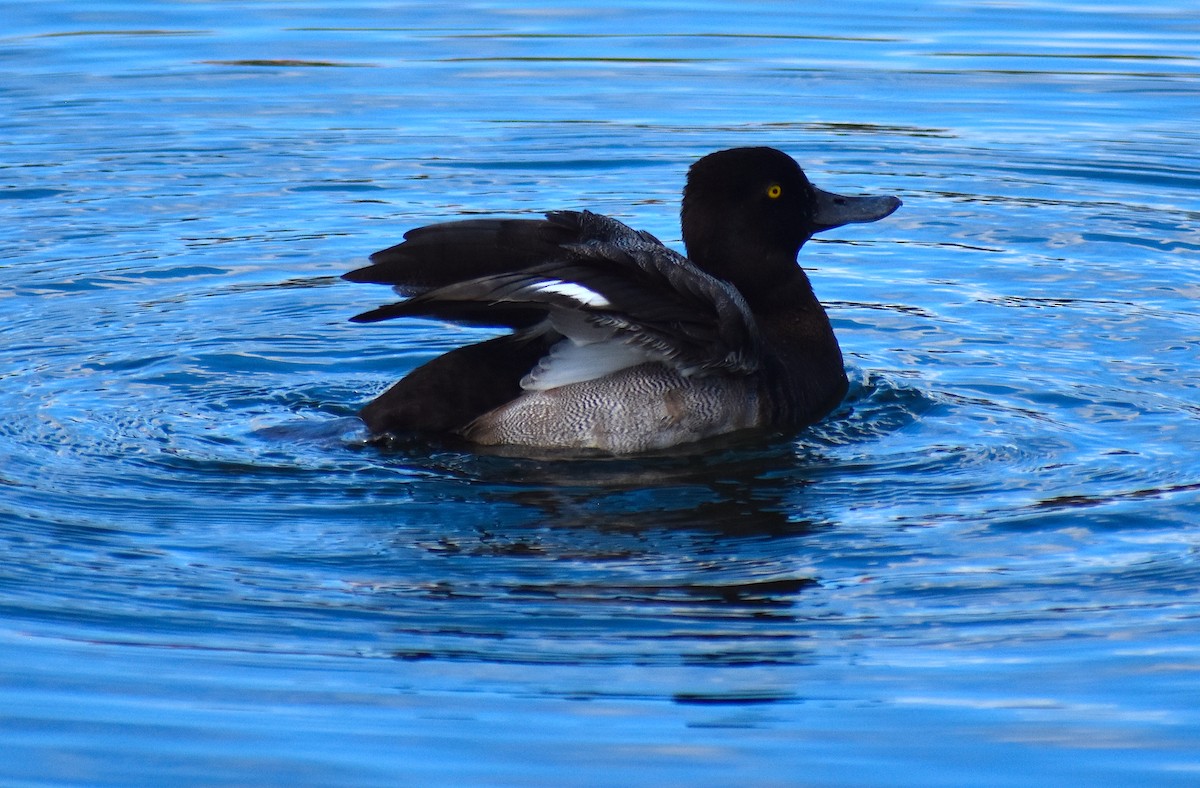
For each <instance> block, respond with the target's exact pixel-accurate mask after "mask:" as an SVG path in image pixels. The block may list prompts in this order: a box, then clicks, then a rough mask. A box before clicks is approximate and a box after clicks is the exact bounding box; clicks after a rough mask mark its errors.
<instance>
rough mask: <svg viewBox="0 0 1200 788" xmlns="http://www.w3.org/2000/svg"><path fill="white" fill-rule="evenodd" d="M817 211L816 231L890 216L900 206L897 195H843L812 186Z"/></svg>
mask: <svg viewBox="0 0 1200 788" xmlns="http://www.w3.org/2000/svg"><path fill="white" fill-rule="evenodd" d="M813 191H814V192H815V193H816V198H817V212H816V215H814V216H813V224H815V225H816V226H817V229H816V232H821V231H822V230H830V229H833V228H834V227H841V226H842V225H843V224H861V223H863V222H875V221H879V220H880V219H882V218H884V217H885V216H890V215H891V214H892V213H894V212H895V210H896V209H897V208H899V207H900V205H901V202H900V198H899V197H892V196H890V195H885V196H882V197H845V196H843V195H841V194H834V193H833V192H827V191H822V190H821V189H818V188H817V187H815V186H814V187H813Z"/></svg>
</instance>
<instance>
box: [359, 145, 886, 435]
mask: <svg viewBox="0 0 1200 788" xmlns="http://www.w3.org/2000/svg"><path fill="white" fill-rule="evenodd" d="M900 205H901V201H900V200H899V199H898V198H897V197H894V196H843V195H838V194H834V193H831V192H827V191H823V190H821V189H819V188H817V187H816V186H814V185H813V184H812V183H811V182H810V181H809V179H808V177H807V176H806V175H805V173H804V170H803V169H802V168H801V167H800V165H799V164H797V163H796V161H795V159H793V158H792V157H791V156H789V155H788V154H786V153H784V152H782V151H780V150H777V149H775V148H769V147H742V148H731V149H727V150H720V151H717V152H715V153H710V154H708V155H706V156H704V157H703V158H700V159H699V160H697V161H696V162H695V163H694V164H692V166H691V167H690V168H689V170H688V172H687V177H686V183H685V186H684V189H683V200H682V208H681V211H680V220H681V225H682V231H683V246H684V249H685V250H686V255H684V254H680V253H679V252H677V251H675V250H673V249H672V248H670V247H668V246H667V245H666V244H664V243H662V242H661V241H660V240H659V239H658V238H656V237H655V236H653V235H651V234H650V233H647V232H644V231H639V230H635V229H633V228H631V227H629V226H627V225H625V224H624V223H622V222H620V221H618V220H616V219H613V218H611V217H609V216H605V215H602V214H598V213H593V212H590V211H587V210H577V211H576V210H560V211H552V212H550V213H546V214H544V216H542V217H541V218H470V219H459V220H454V221H447V222H442V223H437V224H430V225H426V226H423V227H418V228H416V229H412V230H409V231H408V232H407V233H405V234H404V236H403V241H402V242H401V243H399V244H397V245H395V246H391V247H389V248H387V249H384V250H382V251H379V252H376V253H375V254H373V255H371V256H370V258H369V262H370V264H369V265H367V266H365V267H362V268H359V269H357V270H354V271H350V272H349V273H346V274H344V275H343V278H344V279H346V280H348V281H351V282H359V283H373V284H384V285H391V286H392V288H393V289H394V290H395V292H396V293H397V294H399V295H401V296H403V297H404V298H403V300H401V301H398V302H395V303H389V304H386V305H383V306H379V307H376V308H374V309H371V310H369V311H366V312H363V313H361V314H358V315H356V316H354V317H352V318H350V319H351V320H352V321H353V322H356V323H376V322H380V321H386V320H393V319H397V318H408V317H412V318H426V319H434V320H440V321H448V322H450V323H457V324H463V325H471V326H487V327H492V328H499V329H507V330H508V333H505V334H502V335H500V336H497V337H495V338H491V339H487V340H485V341H481V342H477V343H474V344H468V345H464V346H462V347H459V348H456V349H454V350H451V351H450V352H448V353H445V354H444V355H441V356H438V357H436V358H433V359H432V360H430V361H428V362H426V363H424V364H422V365H420V366H418V367H417V368H416V369H414V370H412V371H411V372H409V373H408V374H407V375H406V376H405V377H403V378H402V379H401V380H400V381H399V382H397V383H396V384H395V385H393V386H391V387H390V388H388V389H387V390H385V391H384V392H383V393H382V394H380V395H379V396H378V397H376V398H375V399H374V400H372V401H371V402H369V403H368V404H367V405H366V406H365V407H363V408H362V409H361V410H360V411H359V414H358V415H359V417H360V418H361V419H362V421H363V422H365V424H366V426H367V428H368V430H369V431H370V432H371V433H372V434H373V435H374V436H376V437H387V436H391V437H395V436H401V435H408V434H416V435H440V436H445V437H450V436H454V437H455V438H457V439H465V440H466V441H468V442H470V443H471V444H474V445H476V446H481V447H505V448H507V449H517V450H520V449H528V450H531V451H543V450H567V451H584V452H601V453H606V454H612V455H626V454H637V453H643V452H653V451H664V450H672V449H674V448H675V447H679V446H683V445H686V444H691V443H695V442H697V441H703V440H705V439H708V438H714V437H716V436H724V435H728V434H731V433H737V432H741V431H745V430H770V431H780V430H799V429H801V428H803V427H805V426H808V425H811V424H813V423H815V422H817V421H820V420H821V419H823V418H824V417H825V416H827V415H828V414H829V413H830V412H831V411H833V410H834V409H836V408H837V407H838V405H839V404H840V403H841V402H842V400H843V399H844V397H845V396H846V393H847V389H848V381H847V376H846V371H845V366H844V363H843V359H842V353H841V348H840V347H839V345H838V341H837V338H836V337H835V336H834V332H833V327H832V325H831V323H830V321H829V317H828V315H827V314H826V311H825V309H824V307H823V306H822V305H821V303H820V301H818V299H817V297H816V295H815V294H814V291H813V288H812V285H811V283H810V281H809V278H808V276H807V274H806V273H805V271H804V269H803V268H801V267H800V265H799V264H798V262H797V256H798V253H799V251H800V248H801V247H802V246H803V245H804V244H805V242H807V241H808V240H809V239H810V238H812V236H813V235H814V234H816V233H819V232H824V231H827V230H830V229H833V228H835V227H840V226H842V225H846V224H851V223H862V222H874V221H877V220H879V219H883V218H884V217H886V216H889V215H891V214H892V213H893V212H894V211H895V210H896V209H897V208H899V207H900Z"/></svg>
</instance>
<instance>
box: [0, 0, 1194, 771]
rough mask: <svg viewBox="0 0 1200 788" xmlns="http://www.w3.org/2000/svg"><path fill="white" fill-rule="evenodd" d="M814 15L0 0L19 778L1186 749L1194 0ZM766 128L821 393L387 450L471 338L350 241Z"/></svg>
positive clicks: (3, 619)
mask: <svg viewBox="0 0 1200 788" xmlns="http://www.w3.org/2000/svg"><path fill="white" fill-rule="evenodd" d="M807 5H808V4H800V3H783V2H775V3H759V4H746V3H741V2H734V0H688V2H686V3H685V2H675V1H673V0H667V1H664V2H656V3H642V2H638V3H634V2H631V1H630V2H625V3H599V4H594V5H588V4H583V3H574V2H571V3H554V4H539V3H535V2H516V3H513V4H510V5H501V4H491V3H467V4H452V3H451V4H447V3H441V2H439V3H432V2H411V3H404V4H390V3H379V2H374V3H372V2H362V3H311V2H287V3H280V2H240V3H236V4H230V3H221V2H216V0H198V1H197V2H160V3H134V2H100V1H99V0H93V1H91V2H85V1H83V0H80V2H62V3H16V2H2V3H0V18H3V19H4V20H5V23H4V26H3V30H2V31H0V340H2V341H0V414H2V415H3V419H2V421H0V462H2V464H0V544H2V545H3V547H2V550H3V553H2V555H3V561H2V562H0V782H3V783H4V784H6V785H42V784H77V785H128V784H207V785H235V784H288V785H293V786H294V785H333V784H337V785H380V786H391V785H429V784H454V785H472V784H477V785H521V786H528V785H546V786H551V785H554V786H558V785H601V784H613V785H618V784H619V785H634V784H641V785H656V786H657V785H699V786H727V785H755V786H771V785H864V784H889V783H890V784H896V783H900V784H913V785H915V784H920V785H954V786H957V785H968V784H969V785H1011V784H1058V785H1063V784H1091V785H1101V784H1112V785H1118V784H1119V785H1130V784H1139V785H1144V784H1156V785H1160V784H1161V785H1168V784H1179V785H1194V784H1196V782H1197V781H1200V702H1198V700H1200V601H1198V596H1197V587H1198V586H1200V462H1197V460H1196V456H1197V451H1198V449H1200V229H1198V228H1200V153H1198V151H1200V124H1198V123H1197V118H1198V117H1200V114H1198V109H1200V24H1198V23H1197V16H1196V9H1195V6H1194V4H1193V3H1191V2H1185V0H1177V1H1176V2H1151V3H1136V4H1134V3H1109V2H1103V1H1101V2H1053V3H1039V2H1032V1H1031V2H1014V3H976V2H953V1H948V2H939V3H930V4H924V5H922V4H908V3H887V2H866V3H854V4H842V6H831V5H829V4H813V6H812V7H805V6H807ZM843 6H844V7H843ZM747 144H754V145H760V144H765V145H774V146H777V147H780V148H782V149H784V150H786V151H788V152H789V153H791V154H792V155H794V156H795V157H796V158H797V159H798V160H800V161H801V162H802V163H803V164H804V166H805V167H806V169H807V170H808V172H809V174H810V176H811V177H812V178H813V180H814V181H815V182H816V183H817V184H819V185H821V186H822V187H824V188H826V189H831V190H836V191H844V192H872V193H893V194H897V195H899V196H900V197H902V198H903V200H904V203H905V204H904V207H903V208H902V209H901V211H899V212H898V213H896V214H895V215H894V216H892V217H890V218H889V219H887V220H886V221H883V222H879V223H877V224H872V225H866V226H859V227H852V228H844V229H842V230H839V231H836V232H833V233H829V234H827V235H826V236H825V237H824V238H822V239H820V240H818V241H814V242H812V243H811V244H810V245H808V246H807V247H806V248H805V250H804V251H803V252H802V259H803V262H804V264H805V266H806V267H808V268H809V269H810V274H811V278H812V280H813V282H814V285H815V288H816V290H817V293H818V295H819V296H820V297H821V298H822V300H823V301H824V302H825V303H826V304H827V305H828V307H829V311H830V314H831V317H832V319H833V322H834V325H835V329H836V330H837V332H838V336H839V338H840V340H841V343H842V346H843V349H844V351H845V352H846V355H847V361H848V363H849V365H850V372H851V378H852V391H851V393H850V395H849V397H848V399H847V401H846V402H845V403H844V405H843V406H842V408H841V409H840V410H839V411H838V412H837V413H835V414H834V415H833V416H832V417H831V418H830V419H829V420H827V421H826V422H824V423H822V424H820V425H817V426H816V427H814V428H811V429H809V430H806V431H804V432H802V433H800V434H798V435H788V436H783V437H780V438H778V439H776V440H774V441H766V442H757V443H753V442H752V443H750V444H748V445H747V444H736V445H733V446H729V447H725V448H719V449H711V450H708V451H703V452H695V451H681V452H679V453H678V454H677V455H676V456H668V457H658V458H648V459H609V460H605V459H590V460H581V461H577V462H556V463H548V462H542V461H538V460H532V459H524V460H523V459H513V458H504V457H497V456H484V455H473V454H470V453H463V452H459V451H452V450H449V449H447V448H445V447H438V446H419V445H414V446H406V447H403V448H401V449H398V450H395V451H391V452H385V451H381V450H379V449H377V448H374V447H372V446H370V445H369V444H368V443H367V442H366V440H365V437H366V436H365V435H364V434H363V432H362V429H361V428H360V426H359V425H358V423H357V421H356V420H355V419H354V417H353V414H354V412H355V410H356V409H357V407H358V406H360V405H361V404H362V403H364V402H365V401H367V400H368V399H369V398H370V397H371V396H372V395H374V394H375V393H377V392H378V391H380V390H381V389H382V388H383V387H384V386H386V385H388V384H389V383H390V382H392V381H393V380H395V379H396V378H398V377H400V376H401V375H402V374H404V373H405V372H406V371H407V370H409V369H411V368H412V367H414V366H415V365H416V364H418V363H420V362H422V361H424V360H426V359H428V358H430V357H432V356H434V355H436V354H438V353H441V352H443V351H445V350H447V349H449V348H452V347H455V346H457V345H459V344H461V343H464V342H467V341H471V340H473V339H475V338H477V337H480V336H483V335H485V334H484V332H481V331H476V330H469V329H463V328H458V327H453V326H447V325H442V324H438V323H436V322H421V321H410V322H408V323H406V324H404V323H401V324H386V325H377V326H360V325H353V324H350V323H348V322H346V321H347V318H349V317H350V316H351V315H354V314H356V313H357V312H360V311H362V310H364V309H367V308H370V307H372V306H374V305H375V304H377V303H378V302H379V300H380V299H381V298H382V297H383V296H384V295H386V291H383V290H380V289H376V288H371V287H366V286H361V285H359V286H356V285H351V284H348V283H345V282H343V281H341V280H339V279H338V278H337V276H338V274H340V273H342V272H343V271H346V270H349V269H351V268H354V267H357V266H359V265H361V264H362V261H363V258H364V257H365V256H366V255H367V254H369V253H370V252H372V251H374V250H376V249H380V248H383V247H385V246H387V245H390V244H392V243H394V242H396V241H397V240H399V237H400V235H401V234H402V233H403V231H404V230H406V229H408V228H410V227H413V226H416V225H420V224H425V223H428V222H432V221H438V220H446V219H453V218H457V217H461V216H463V215H467V214H471V215H474V214H480V213H484V214H491V213H502V214H510V215H511V214H522V213H537V212H540V211H543V210H549V209H556V208H587V209H590V210H593V211H601V212H605V213H611V214H613V215H615V216H617V217H619V218H621V219H622V220H624V221H626V222H628V223H630V224H632V225H634V226H636V227H639V228H641V229H645V230H648V231H650V232H653V233H655V234H656V235H658V236H659V237H662V238H664V239H665V240H668V241H669V242H671V243H674V244H678V237H679V231H678V223H677V204H678V195H679V190H680V187H681V185H682V180H683V176H684V173H685V171H686V168H687V166H688V164H689V163H690V162H692V161H693V160H694V159H695V158H697V157H698V156H700V155H703V154H704V153H707V152H710V151H712V150H716V149H719V148H724V147H731V146H735V145H747Z"/></svg>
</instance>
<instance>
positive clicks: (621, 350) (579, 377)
mask: <svg viewBox="0 0 1200 788" xmlns="http://www.w3.org/2000/svg"><path fill="white" fill-rule="evenodd" d="M651 358H652V357H651V356H650V354H648V353H647V352H646V351H644V350H641V349H640V348H635V347H631V346H629V345H626V344H625V343H624V342H618V341H616V340H609V341H601V342H590V343H588V344H582V345H581V344H577V343H576V342H574V341H573V340H571V339H564V340H562V341H561V342H559V343H557V344H556V345H555V346H554V347H552V348H550V352H549V353H547V354H546V355H545V356H543V357H542V359H541V360H540V361H538V363H537V365H536V366H535V367H534V368H533V369H531V370H530V371H529V374H528V375H526V376H525V377H524V378H522V379H521V388H523V389H525V390H526V391H546V390H547V389H556V388H558V387H559V386H566V385H569V384H571V383H582V382H584V381H586V380H595V379H596V378H602V377H604V376H605V375H611V374H612V373H614V372H617V371H619V370H622V369H625V368H627V367H635V366H637V365H638V364H644V363H646V362H647V361H649V360H650V359H651Z"/></svg>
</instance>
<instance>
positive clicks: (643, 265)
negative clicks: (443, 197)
mask: <svg viewBox="0 0 1200 788" xmlns="http://www.w3.org/2000/svg"><path fill="white" fill-rule="evenodd" d="M510 221H517V222H522V224H521V225H519V229H518V230H516V231H515V232H516V233H517V234H518V235H520V236H521V237H523V238H525V239H527V240H528V239H533V240H532V241H530V243H529V246H528V249H527V250H526V254H525V255H521V254H520V253H519V252H518V250H516V249H515V248H514V247H512V246H506V247H505V248H503V249H502V250H500V251H498V252H497V254H496V257H495V259H494V260H493V261H491V262H486V261H485V255H484V253H483V246H484V245H485V243H486V240H485V239H486V238H487V237H491V238H492V239H493V240H494V241H496V242H499V241H500V237H501V235H503V234H510V233H512V232H514V231H513V230H512V228H511V227H509V228H505V227H502V226H501V225H500V224H499V223H496V222H493V221H492V220H483V222H482V223H480V222H477V221H476V220H469V221H468V222H453V223H450V224H449V225H446V227H448V228H449V229H447V230H445V231H444V232H443V231H436V229H435V228H437V227H439V226H442V225H434V226H432V227H430V228H422V230H421V231H419V232H418V231H414V232H413V233H410V234H409V236H408V238H409V240H406V241H405V243H404V244H400V245H399V246H397V247H393V250H395V251H393V250H385V252H384V253H380V254H385V253H387V254H389V258H388V260H387V261H385V262H386V265H388V266H390V267H389V268H387V269H385V268H383V267H381V266H383V265H384V264H385V263H376V264H375V265H373V266H371V267H370V268H367V269H362V271H360V272H354V274H351V275H348V276H350V277H351V278H354V279H355V281H382V282H386V283H389V284H398V285H400V287H401V288H404V289H406V290H407V291H409V292H412V291H414V290H415V291H419V292H418V294H417V295H415V296H413V297H412V298H409V299H408V300H406V301H401V302H398V303H395V304H389V305H386V306H382V307H379V308H378V309H374V310H371V311H369V312H365V313H363V314H361V315H358V316H356V317H354V318H352V319H353V320H355V321H357V322H364V323H365V322H375V321H378V320H387V319H391V318H397V317H409V316H425V317H436V318H441V319H445V320H450V321H454V322H466V323H474V324H479V325H491V326H508V327H510V328H514V329H528V328H530V327H532V326H535V325H540V326H542V327H543V330H553V331H555V332H557V333H558V334H559V335H561V336H562V337H565V341H564V342H562V343H560V344H559V346H557V347H556V349H555V352H554V353H551V354H550V355H549V356H547V357H546V358H544V359H543V360H542V362H541V363H539V365H538V366H537V367H536V368H535V369H534V370H532V371H531V373H530V375H528V376H527V377H526V379H525V380H524V381H523V382H522V385H523V386H524V387H526V388H545V387H552V386H555V385H563V384H564V382H576V381H578V380H586V379H589V376H590V377H598V376H600V375H601V374H607V373H608V372H611V371H614V370H615V369H620V368H623V367H625V366H632V365H634V364H638V363H643V362H645V361H647V360H658V361H663V362H665V363H667V364H670V365H672V366H674V367H675V368H677V369H678V370H680V372H682V373H683V374H685V375H693V374H706V373H712V372H718V371H720V372H724V373H734V374H748V373H750V372H753V371H755V370H756V369H758V365H759V346H758V343H759V340H758V329H757V326H756V324H755V321H754V317H753V316H752V315H751V313H750V309H749V307H748V306H747V305H746V302H745V300H744V299H743V298H742V296H741V294H740V293H739V292H738V291H737V290H736V289H735V288H734V287H733V286H732V285H730V284H728V283H727V282H724V281H722V280H720V279H717V278H715V277H713V276H711V275H709V274H707V273H705V272H704V271H701V270H700V269H699V268H697V267H696V266H695V265H693V264H692V263H691V262H690V261H689V260H687V258H685V257H683V256H682V255H680V254H678V253H676V252H674V251H672V250H671V249H669V248H667V247H666V246H664V245H663V244H662V243H661V242H659V241H658V239H656V238H654V236H652V235H649V234H647V233H641V232H638V231H636V230H633V229H631V228H629V227H627V226H626V225H624V224H622V223H620V222H618V221H616V220H614V219H610V218H608V217H605V216H601V215H599V214H593V213H590V212H586V211H585V212H573V211H561V212H556V213H551V214H547V217H546V220H545V221H544V222H538V221H536V220H510ZM543 225H544V226H543ZM454 237H462V238H467V239H469V242H465V243H464V247H463V251H462V259H463V260H467V261H468V262H466V263H462V262H461V261H460V263H459V264H458V265H459V268H458V269H457V270H464V269H470V270H472V271H475V272H476V273H478V272H479V271H481V270H487V269H490V272H489V273H484V274H482V275H475V276H472V277H471V278H468V279H465V280H462V281H450V282H446V283H442V280H444V279H448V278H450V277H451V276H452V275H453V274H450V273H446V274H444V272H443V271H442V270H441V269H439V270H437V271H434V270H433V269H435V268H437V266H435V265H432V264H430V263H428V262H425V261H424V260H423V259H422V258H418V257H417V256H416V255H415V253H414V251H413V250H411V249H410V250H408V251H405V250H404V249H403V247H405V246H407V245H408V244H410V243H413V240H420V241H421V248H420V251H421V253H422V254H424V253H425V250H433V249H434V248H435V245H434V241H432V240H429V239H440V240H437V241H436V250H437V251H436V255H437V256H438V257H441V258H444V259H445V260H450V259H453V258H455V256H456V254H458V252H457V249H458V247H457V246H455V243H454V242H452V241H451V239H452V238H454ZM508 237H509V238H512V237H514V236H512V235H511V234H510V235H508ZM552 239H559V242H558V243H551V240H552ZM426 242H428V243H429V244H430V245H428V246H426V245H425V244H426ZM414 260H416V261H417V262H416V263H415V264H414V262H413V261H414ZM395 261H401V262H398V263H396V262H395ZM405 266H407V268H405ZM451 267H452V266H451V265H450V264H449V263H447V266H446V269H447V270H448V269H449V268H451ZM368 271H374V273H371V274H364V273H363V272H368ZM412 272H418V273H420V276H418V275H417V274H416V273H412ZM435 273H436V276H435V275H434V274H435ZM358 274H362V276H356V275H358ZM586 370H594V371H595V374H589V373H588V372H587V371H586Z"/></svg>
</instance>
